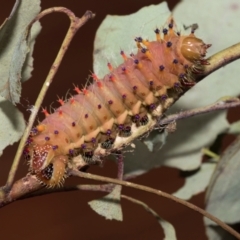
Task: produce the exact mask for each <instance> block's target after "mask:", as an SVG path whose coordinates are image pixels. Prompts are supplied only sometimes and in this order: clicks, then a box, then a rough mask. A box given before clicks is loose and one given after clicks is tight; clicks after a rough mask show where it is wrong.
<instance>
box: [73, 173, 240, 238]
mask: <svg viewBox="0 0 240 240" xmlns="http://www.w3.org/2000/svg"><path fill="white" fill-rule="evenodd" d="M70 174H71V175H73V176H77V177H81V178H85V179H92V180H98V181H102V182H108V183H115V184H119V185H122V186H125V187H131V188H134V189H138V190H142V191H145V192H150V193H153V194H156V195H159V196H161V197H165V198H167V199H170V200H172V201H174V202H177V203H179V204H182V205H184V206H186V207H188V208H190V209H193V210H194V211H196V212H199V213H200V214H202V215H203V216H205V217H207V218H209V219H210V220H212V221H213V222H215V223H217V224H218V225H219V226H220V227H222V228H223V229H225V230H226V231H227V232H229V233H230V234H232V235H233V236H235V237H236V238H237V239H240V234H239V233H238V232H236V231H235V230H234V229H232V228H231V227H230V226H228V225H227V224H226V223H224V222H222V221H221V220H220V219H218V218H216V217H214V216H213V215H211V214H210V213H208V212H206V211H205V210H203V209H201V208H199V207H197V206H195V205H194V204H192V203H189V202H187V201H185V200H182V199H180V198H177V197H175V196H173V195H171V194H168V193H166V192H162V191H160V190H157V189H154V188H151V187H147V186H144V185H139V184H136V183H132V182H127V181H122V180H119V179H113V178H109V177H103V176H98V175H95V174H90V173H85V172H80V171H78V170H75V169H73V170H71V171H70Z"/></svg>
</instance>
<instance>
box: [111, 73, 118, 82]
mask: <svg viewBox="0 0 240 240" xmlns="http://www.w3.org/2000/svg"><path fill="white" fill-rule="evenodd" d="M109 80H110V81H112V82H114V81H116V77H115V76H114V75H112V74H111V75H109Z"/></svg>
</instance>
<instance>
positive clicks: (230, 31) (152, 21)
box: [94, 0, 240, 239]
mask: <svg viewBox="0 0 240 240" xmlns="http://www.w3.org/2000/svg"><path fill="white" fill-rule="evenodd" d="M209 13H211V14H209ZM169 16H170V11H169V10H168V8H167V5H166V2H163V3H161V4H159V5H156V6H149V7H145V8H143V9H141V10H139V11H138V12H137V13H135V14H131V15H129V16H107V17H106V19H105V20H104V21H103V23H102V25H101V26H100V28H99V29H98V31H97V34H96V38H95V43H94V47H95V51H94V71H95V72H96V73H97V74H98V75H99V76H100V77H102V76H104V75H105V74H106V73H107V72H108V70H107V62H111V63H112V64H113V65H114V66H117V65H118V64H120V63H121V62H122V60H121V58H120V57H119V51H120V50H124V51H125V53H126V54H129V53H131V52H133V53H134V52H136V49H137V48H136V46H135V42H134V38H135V37H136V36H141V37H143V38H147V39H149V40H150V41H151V40H153V39H154V33H153V30H154V28H155V27H160V29H162V28H163V27H164V26H165V25H166V22H167V19H168V17H169ZM173 17H174V19H175V20H176V23H177V27H178V30H179V31H181V33H182V34H188V33H189V31H188V33H186V32H184V29H183V25H186V26H189V25H191V24H193V23H197V24H198V25H199V29H198V30H197V31H196V36H197V37H199V38H201V39H203V40H204V41H205V42H206V43H212V44H213V46H212V47H211V48H210V50H209V54H208V56H210V55H212V54H214V53H217V52H219V51H221V50H223V49H224V48H226V47H229V46H231V45H232V44H235V43H237V42H239V39H240V33H239V31H236V29H238V28H239V23H238V19H239V18H240V11H237V10H234V1H229V0H223V1H221V4H220V2H219V1H209V0H202V1H197V0H185V1H182V2H181V3H179V4H178V5H177V6H176V8H175V9H174V10H173ZM129 23H131V24H129ZM104 59H105V61H104ZM238 65H239V63H238V62H237V61H236V62H233V63H232V64H230V65H227V66H225V67H224V68H222V69H219V70H218V71H216V72H214V73H212V74H211V75H210V76H208V77H207V78H205V79H204V80H203V81H202V82H201V83H198V84H197V86H195V87H194V88H193V89H191V90H190V91H188V92H187V93H186V94H185V95H184V96H183V97H181V99H180V100H179V101H177V102H176V103H175V104H174V106H173V107H171V108H170V109H169V111H168V112H167V114H170V113H176V112H179V111H183V110H188V109H193V108H196V107H201V106H206V105H209V104H212V103H214V102H216V101H217V100H218V99H220V98H222V97H224V96H238V95H240V84H239V76H240V69H239V67H238ZM229 127H230V125H229V123H228V121H227V119H226V111H220V112H214V113H210V114H205V115H201V116H196V117H193V118H189V119H184V120H182V121H179V122H177V130H176V132H175V133H173V134H169V135H168V136H167V139H166V144H165V145H164V146H163V147H162V148H161V150H160V151H157V150H156V149H157V148H158V147H157V146H158V145H159V142H158V140H157V139H158V138H159V133H158V132H153V133H151V134H150V136H149V137H150V138H148V139H147V146H146V145H145V144H144V142H139V141H138V142H136V143H135V145H136V147H135V149H134V151H132V152H130V153H128V154H127V153H126V154H125V161H124V162H125V171H124V173H125V174H127V175H128V176H131V174H132V175H137V174H142V173H144V172H146V171H149V170H150V169H152V168H154V167H159V166H161V165H166V166H170V167H176V168H179V169H181V170H184V171H191V170H195V169H198V168H200V170H199V171H198V172H197V175H196V176H193V177H192V178H191V179H188V180H187V181H186V186H184V189H182V190H181V189H179V191H178V193H176V194H177V195H178V194H179V195H181V196H182V195H184V198H187V199H189V198H191V196H192V195H194V194H197V193H199V192H201V191H203V190H204V189H205V188H206V186H207V185H208V182H209V178H210V175H211V172H212V171H213V168H214V165H203V166H202V167H201V165H202V163H201V160H202V155H203V154H202V152H201V149H202V148H203V147H208V146H210V145H211V144H212V143H213V142H214V141H215V139H216V137H217V136H218V134H220V133H224V132H227V131H228V129H229ZM159 139H160V140H159V141H161V143H162V142H164V141H162V138H159ZM149 142H152V143H150V144H149ZM161 143H160V144H161ZM149 146H150V147H149ZM155 146H156V147H155ZM202 177H203V178H207V179H208V180H206V179H205V180H206V181H204V183H202V182H201V183H200V181H201V178H202ZM192 179H195V180H196V181H195V184H196V187H194V184H190V181H191V180H192ZM198 179H199V181H197V180H198ZM219 191H220V190H219ZM185 195H186V196H185ZM230 218H231V216H230ZM210 239H214V237H212V238H211V237H210Z"/></svg>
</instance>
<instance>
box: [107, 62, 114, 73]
mask: <svg viewBox="0 0 240 240" xmlns="http://www.w3.org/2000/svg"><path fill="white" fill-rule="evenodd" d="M107 66H108V69H109V71H110V72H112V70H113V66H112V64H111V63H108V64H107Z"/></svg>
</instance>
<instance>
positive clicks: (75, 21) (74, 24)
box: [4, 7, 94, 192]
mask: <svg viewBox="0 0 240 240" xmlns="http://www.w3.org/2000/svg"><path fill="white" fill-rule="evenodd" d="M53 12H62V13H65V14H67V15H68V17H69V18H70V21H71V23H70V26H69V29H68V32H67V34H66V36H65V38H64V40H63V43H62V46H61V48H60V50H59V52H58V55H57V57H56V59H55V60H54V62H53V64H52V67H51V69H50V71H49V73H48V76H47V78H46V80H45V82H44V84H43V86H42V89H41V91H40V93H39V96H38V98H37V100H36V103H35V105H34V108H33V109H32V112H31V115H30V117H29V121H28V125H27V128H26V129H25V132H24V134H23V137H22V139H21V141H20V144H19V147H18V150H17V153H16V155H15V158H14V160H13V163H12V166H11V169H10V171H9V175H8V179H7V182H6V185H5V188H4V191H5V192H7V191H9V190H10V189H11V187H12V184H13V181H14V177H15V174H16V171H17V168H18V165H19V162H20V158H21V155H22V152H23V149H24V146H25V143H26V140H27V138H28V135H29V133H30V131H31V129H32V126H33V124H34V121H35V119H36V116H37V113H38V111H39V108H40V107H41V104H42V102H43V99H44V97H45V95H46V92H47V90H48V88H49V86H50V84H51V82H52V80H53V77H54V76H55V74H56V73H57V71H58V68H59V66H60V64H61V62H62V59H63V56H64V55H65V53H66V51H67V49H68V47H69V45H70V43H71V40H72V38H73V37H74V35H75V33H76V32H77V30H78V29H79V28H80V27H81V26H83V25H84V24H85V23H86V22H87V21H88V20H89V19H91V18H93V17H94V14H93V13H92V12H90V11H87V12H86V13H85V14H84V15H83V17H82V18H77V17H76V16H75V15H74V14H73V13H72V12H71V11H70V10H69V9H66V8H64V7H53V8H49V9H46V10H44V11H43V12H41V13H40V14H38V16H37V17H36V18H35V19H34V20H33V21H32V22H31V23H30V25H29V28H28V31H30V28H31V26H32V25H33V23H35V22H36V21H38V20H39V19H41V18H42V17H44V16H45V15H47V14H50V13H53Z"/></svg>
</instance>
